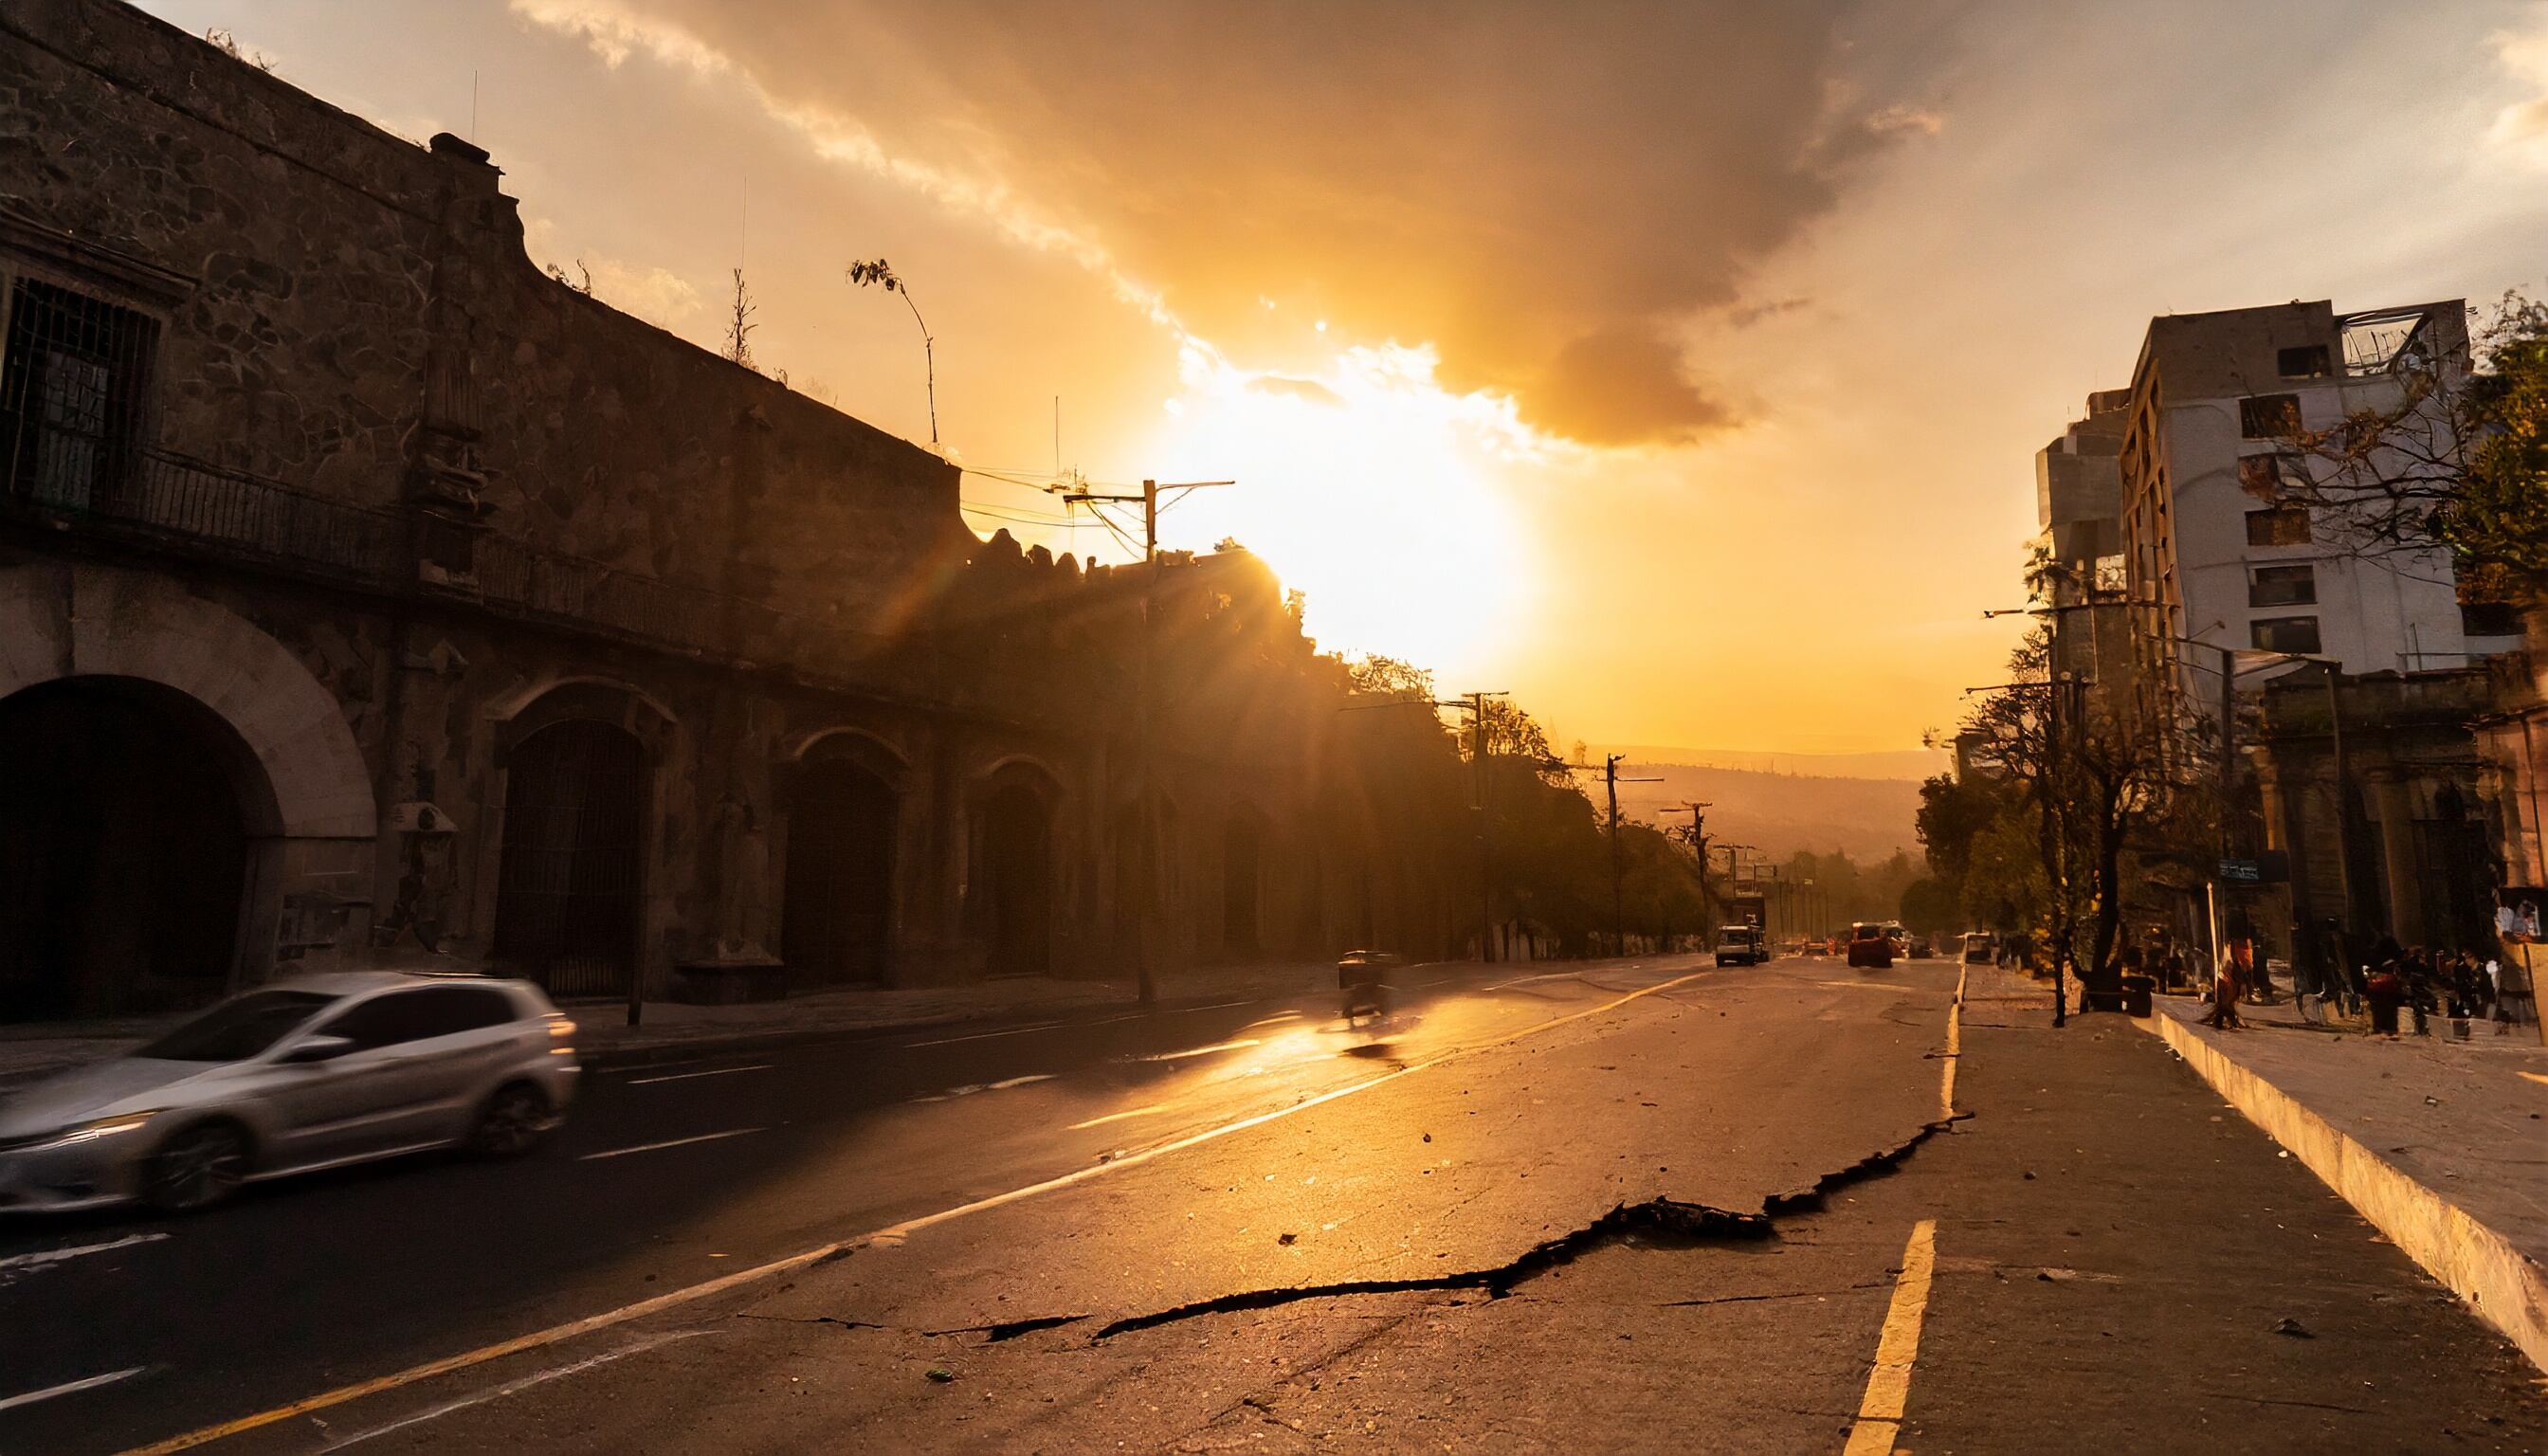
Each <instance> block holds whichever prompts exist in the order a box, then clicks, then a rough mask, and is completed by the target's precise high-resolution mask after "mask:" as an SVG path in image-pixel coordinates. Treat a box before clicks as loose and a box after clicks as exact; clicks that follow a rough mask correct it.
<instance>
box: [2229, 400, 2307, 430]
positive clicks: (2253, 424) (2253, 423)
mask: <svg viewBox="0 0 2548 1456" xmlns="http://www.w3.org/2000/svg"><path fill="white" fill-rule="evenodd" d="M2300 432H2301V397H2300V396H2298V395H2249V396H2248V397H2247V398H2246V399H2243V400H2240V401H2239V402H2238V433H2240V434H2242V435H2244V436H2246V437H2247V438H2248V439H2251V440H2285V439H2289V438H2291V437H2292V436H2294V435H2296V434H2299V433H2300Z"/></svg>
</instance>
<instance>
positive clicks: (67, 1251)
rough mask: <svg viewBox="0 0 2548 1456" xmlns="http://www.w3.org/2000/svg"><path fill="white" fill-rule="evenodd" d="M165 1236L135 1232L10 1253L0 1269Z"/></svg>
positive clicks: (0, 1261)
mask: <svg viewBox="0 0 2548 1456" xmlns="http://www.w3.org/2000/svg"><path fill="white" fill-rule="evenodd" d="M167 1236H168V1235H167V1234H165V1233H135V1234H131V1235H128V1236H126V1237H123V1238H112V1239H109V1240H107V1241H106V1242H104V1243H83V1244H81V1245H79V1246H78V1247H76V1248H48V1249H42V1250H39V1251H38V1252H35V1253H32V1254H11V1255H10V1256H9V1257H7V1258H5V1259H0V1269H28V1268H33V1267H35V1266H36V1265H38V1264H58V1263H60V1262H61V1261H62V1260H64V1259H77V1258H84V1257H86V1256H88V1255H90V1254H102V1253H105V1252H106V1251H107V1250H108V1249H111V1248H131V1247H132V1246H133V1245H135V1244H137V1243H157V1242H158V1241H159V1240H160V1239H163V1238H165V1237H167Z"/></svg>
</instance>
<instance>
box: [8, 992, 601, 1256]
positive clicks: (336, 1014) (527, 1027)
mask: <svg viewBox="0 0 2548 1456" xmlns="http://www.w3.org/2000/svg"><path fill="white" fill-rule="evenodd" d="M574 1035H575V1024H574V1023H573V1022H571V1021H568V1020H567V1019H566V1017H565V1016H564V1015H563V1014H561V1013H560V1012H559V1011H558V1009H557V1008H556V1007H555V1006H553V1005H551V1004H550V1003H549V999H548V997H547V996H546V995H544V994H542V993H541V991H540V988H539V987H537V986H535V985H532V984H531V983H530V982H528V981H516V980H496V979H491V978H486V977H479V976H446V975H414V974H409V973H406V972H402V971H342V972H335V973H330V974H324V975H313V976H307V977H304V978H301V979H298V980H290V981H281V982H277V983H276V984H274V985H270V986H266V987H263V988H261V989H258V990H253V991H248V992H244V993H242V994H240V995H237V996H233V997H231V998H230V999H228V1000H227V1001H224V1002H222V1003H220V1004H219V1005H217V1006H214V1007H213V1008H211V1009H210V1010H208V1011H206V1012H204V1013H203V1014H202V1015H200V1016H197V1017H195V1018H194V1019H192V1020H190V1021H188V1022H186V1023H184V1024H183V1025H181V1026H179V1027H177V1028H176V1029H175V1030H174V1031H171V1032H169V1033H168V1034H167V1035H165V1036H163V1037H161V1038H159V1039H158V1040H157V1041H155V1042H152V1043H150V1044H149V1045H148V1046H145V1047H141V1048H140V1049H139V1050H137V1051H134V1052H131V1053H128V1054H126V1055H123V1056H117V1057H113V1058H110V1059H108V1060H106V1061H101V1062H96V1063H93V1064H91V1065H88V1066H84V1067H78V1068H75V1069H73V1070H70V1071H66V1072H62V1073H59V1074H57V1075H55V1076H52V1077H49V1078H47V1079H46V1080H44V1081H41V1082H38V1083H36V1084H35V1085H34V1086H31V1087H27V1088H25V1089H23V1090H21V1091H19V1092H18V1093H17V1094H15V1095H14V1096H11V1097H8V1098H6V1099H0V1212H9V1211H13V1210H14V1211H37V1210H63V1209H74V1208H87V1207H92V1206H96V1205H102V1204H115V1203H125V1202H131V1201H139V1202H141V1203H144V1204H147V1205H148V1206H150V1207H151V1208H153V1209H157V1210H160V1211H162V1212H167V1213H183V1212H187V1211H191V1210H194V1209H201V1208H208V1207H210V1206H212V1205H213V1204H216V1203H219V1202H221V1201H222V1200H223V1199H225V1198H227V1197H228V1196H229V1195H230V1194H232V1193H234V1192H236V1191H237V1190H238V1188H239V1186H240V1185H241V1184H243V1183H249V1182H255V1181H258V1180H261V1179H266V1178H277V1177H281V1176H283V1175H285V1174H288V1173H301V1172H310V1171H313V1170H316V1169H318V1168H331V1167H336V1166H338V1165H340V1164H344V1163H355V1162H363V1161H367V1160H369V1159H372V1158H380V1157H389V1156H392V1155H394V1154H397V1153H403V1152H414V1151H420V1150H423V1149H426V1148H434V1147H453V1146H460V1147H466V1148H468V1149H470V1150H472V1151H475V1152H480V1153H486V1154H489V1155H494V1156H504V1155H509V1154H513V1153H518V1152H522V1151H525V1150H527V1149H529V1148H530V1147H531V1145H532V1144H533V1143H535V1142H537V1141H538V1140H539V1139H540V1138H542V1137H543V1136H545V1135H546V1134H547V1133H548V1132H549V1131H550V1130H551V1129H553V1128H555V1127H556V1126H557V1124H558V1122H559V1119H560V1117H561V1115H562V1114H563V1113H564V1112H565V1110H566V1107H567V1104H568V1103H569V1102H571V1101H572V1100H573V1099H574V1096H575V1087H576V1080H577V1076H578V1072H579V1068H578V1065H577V1062H576V1056H575V1047H574V1046H573V1043H572V1040H571V1039H572V1038H573V1037H574Z"/></svg>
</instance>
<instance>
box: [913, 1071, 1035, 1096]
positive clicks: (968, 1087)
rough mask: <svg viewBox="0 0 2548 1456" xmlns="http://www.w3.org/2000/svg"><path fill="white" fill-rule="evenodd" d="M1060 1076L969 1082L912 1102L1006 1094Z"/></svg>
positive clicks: (1033, 1076) (1032, 1076)
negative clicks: (981, 1093)
mask: <svg viewBox="0 0 2548 1456" xmlns="http://www.w3.org/2000/svg"><path fill="white" fill-rule="evenodd" d="M1059 1075H1060V1073H1058V1072H1035V1073H1031V1074H1030V1075H1027V1076H1023V1077H1009V1078H1006V1079H1004V1080H1001V1081H997V1082H967V1083H965V1084H964V1085H963V1086H961V1087H950V1088H948V1089H947V1090H946V1091H944V1092H933V1093H931V1094H929V1095H928V1096H926V1097H915V1098H913V1099H911V1100H912V1101H914V1102H952V1101H954V1100H955V1099H956V1098H958V1097H970V1096H972V1095H973V1094H974V1093H976V1092H1005V1091H1007V1090H1008V1089H1009V1088H1011V1087H1024V1086H1026V1085H1027V1084H1029V1083H1031V1082H1049V1081H1051V1080H1052V1079H1053V1078H1054V1077H1056V1076H1059Z"/></svg>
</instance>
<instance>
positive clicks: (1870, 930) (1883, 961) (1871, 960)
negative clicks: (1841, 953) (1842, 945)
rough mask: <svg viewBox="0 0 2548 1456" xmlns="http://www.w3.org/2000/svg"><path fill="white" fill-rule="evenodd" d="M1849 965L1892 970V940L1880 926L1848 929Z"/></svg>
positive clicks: (1857, 926) (1855, 926) (1859, 926)
mask: <svg viewBox="0 0 2548 1456" xmlns="http://www.w3.org/2000/svg"><path fill="white" fill-rule="evenodd" d="M1849 963H1850V964H1851V965H1854V966H1862V967H1866V968H1869V969H1874V970H1890V969H1892V968H1893V938H1892V937H1891V936H1889V935H1886V934H1885V931H1884V927H1883V926H1880V925H1854V926H1852V927H1850V932H1849Z"/></svg>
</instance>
